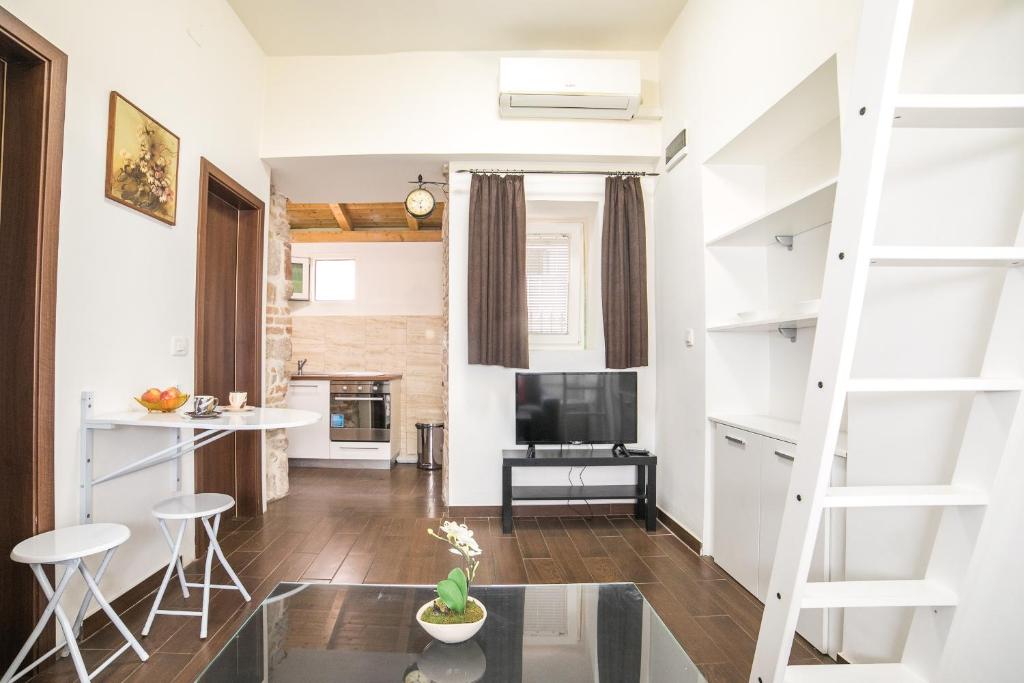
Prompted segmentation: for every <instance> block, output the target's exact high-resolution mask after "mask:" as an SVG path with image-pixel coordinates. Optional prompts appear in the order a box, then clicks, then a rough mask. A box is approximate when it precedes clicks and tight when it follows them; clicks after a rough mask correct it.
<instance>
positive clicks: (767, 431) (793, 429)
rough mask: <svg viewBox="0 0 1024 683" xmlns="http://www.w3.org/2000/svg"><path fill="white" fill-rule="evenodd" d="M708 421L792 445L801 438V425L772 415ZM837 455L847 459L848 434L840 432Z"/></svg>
mask: <svg viewBox="0 0 1024 683" xmlns="http://www.w3.org/2000/svg"><path fill="white" fill-rule="evenodd" d="M708 419H709V420H710V421H712V422H715V423H717V424H724V425H728V426H730V427H735V428H736V429H742V430H744V431H748V432H753V433H754V434H760V435H761V436H767V437H768V438H770V439H778V440H779V441H786V442H788V443H791V444H795V443H797V441H798V440H799V437H800V423H799V422H797V421H796V420H784V419H782V418H778V417H771V416H770V415H711V416H709V417H708ZM836 455H838V456H840V457H843V458H845V457H846V432H839V439H838V441H837V442H836Z"/></svg>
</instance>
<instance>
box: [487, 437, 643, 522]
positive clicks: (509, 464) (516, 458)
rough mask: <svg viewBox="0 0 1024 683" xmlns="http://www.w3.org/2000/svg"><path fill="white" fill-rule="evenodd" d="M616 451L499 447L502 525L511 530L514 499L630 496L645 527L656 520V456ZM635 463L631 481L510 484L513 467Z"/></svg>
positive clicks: (595, 498) (624, 498)
mask: <svg viewBox="0 0 1024 683" xmlns="http://www.w3.org/2000/svg"><path fill="white" fill-rule="evenodd" d="M623 450H624V451H625V453H624V454H623V455H618V454H615V453H613V452H612V449H610V448H595V449H593V450H585V449H565V448H542V449H538V448H535V447H533V446H528V447H527V448H526V449H522V448H518V449H512V450H505V451H502V453H501V455H502V466H501V529H502V531H503V532H504V533H506V534H509V533H512V501H513V500H535V501H536V500H544V501H571V500H632V501H635V508H634V510H635V514H636V516H637V518H638V519H642V520H644V521H645V522H646V528H647V530H648V531H655V530H656V529H657V524H658V519H657V518H658V507H657V483H658V458H657V457H655V456H654V455H652V454H651V453H647V452H645V453H642V454H641V453H639V452H630V451H629V450H628V449H625V447H623ZM623 466H625V467H635V468H636V480H635V481H636V483H634V484H615V485H601V484H586V485H583V486H578V485H569V486H565V485H562V486H513V485H512V468H514V467H623Z"/></svg>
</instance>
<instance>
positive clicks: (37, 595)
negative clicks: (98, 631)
mask: <svg viewBox="0 0 1024 683" xmlns="http://www.w3.org/2000/svg"><path fill="white" fill-rule="evenodd" d="M66 73H67V58H66V56H65V55H64V53H62V52H61V51H60V50H58V49H57V48H55V47H54V46H53V45H51V44H50V43H48V42H47V41H45V40H44V39H43V38H41V37H40V36H39V35H38V34H36V33H35V32H34V31H32V30H31V29H29V28H28V27H27V26H25V25H24V24H22V23H21V22H20V21H18V20H17V19H15V18H14V17H13V16H11V15H10V14H9V13H8V12H6V11H5V10H3V9H2V8H0V131H2V134H0V330H2V331H3V333H2V334H0V387H3V391H0V414H2V415H3V416H4V435H3V438H2V439H0V481H2V482H3V495H0V519H2V520H3V523H2V524H0V596H2V597H0V603H2V604H3V627H2V628H0V662H2V663H3V664H2V666H3V667H6V666H7V664H8V663H9V662H10V661H11V660H12V659H14V656H15V655H16V654H17V652H18V650H19V649H20V648H21V646H22V643H24V642H25V639H26V638H27V637H28V635H29V632H30V631H31V630H32V627H33V626H34V625H35V622H36V620H37V618H38V616H39V614H40V613H41V611H42V608H43V606H44V605H45V598H44V597H43V595H42V593H41V592H40V591H39V589H38V588H37V587H36V583H35V580H34V579H33V578H32V575H31V573H30V571H29V569H28V567H27V566H25V565H23V564H18V563H15V562H12V561H11V559H10V552H11V548H12V547H13V546H14V545H15V544H17V543H18V542H19V541H21V540H23V539H25V538H28V537H30V536H34V535H35V534H38V533H41V532H44V531H49V530H50V529H53V523H54V520H53V400H54V391H53V365H54V359H53V353H54V329H55V324H54V316H55V302H56V298H55V297H56V275H57V225H58V213H59V210H60V170H61V154H62V150H63V137H64V85H65V80H66V78H65V75H66ZM52 636H53V630H52V628H51V629H48V630H47V631H44V639H43V640H42V641H41V642H40V646H39V648H40V649H45V648H46V640H47V639H50V640H51V642H52Z"/></svg>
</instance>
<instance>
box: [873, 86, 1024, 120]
mask: <svg viewBox="0 0 1024 683" xmlns="http://www.w3.org/2000/svg"><path fill="white" fill-rule="evenodd" d="M893 125H894V126H897V127H901V128H1020V127H1022V126H1024V94H1019V93H1012V94H1005V95H900V96H899V97H897V98H896V120H895V121H894V122H893Z"/></svg>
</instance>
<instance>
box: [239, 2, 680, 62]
mask: <svg viewBox="0 0 1024 683" xmlns="http://www.w3.org/2000/svg"><path fill="white" fill-rule="evenodd" d="M228 2H230V3H231V6H232V7H234V9H235V12H237V13H238V16H239V17H241V19H242V21H243V22H244V23H245V25H246V27H248V29H249V31H250V32H251V33H252V35H253V36H254V37H255V38H256V41H257V42H258V43H259V44H260V46H261V47H262V48H263V50H264V51H265V52H266V53H267V54H269V55H356V54H382V53H388V52H410V51H463V50H494V51H518V50H655V49H657V48H658V47H659V46H660V45H661V41H662V40H663V39H664V37H665V34H666V33H668V30H669V28H671V26H672V22H673V21H674V20H675V18H676V16H677V15H678V14H679V12H680V10H682V8H683V5H685V4H686V0H500V1H499V0H290V1H288V2H282V1H281V0H228Z"/></svg>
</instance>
